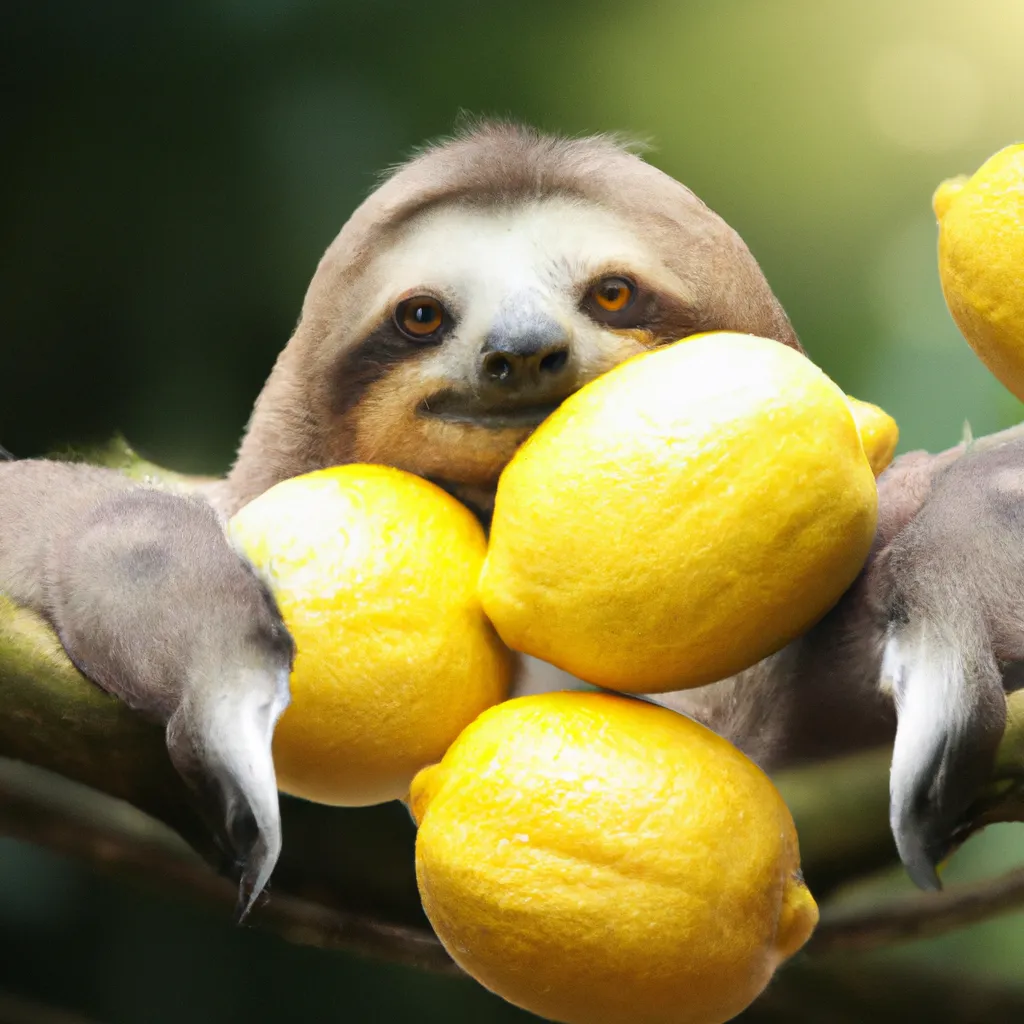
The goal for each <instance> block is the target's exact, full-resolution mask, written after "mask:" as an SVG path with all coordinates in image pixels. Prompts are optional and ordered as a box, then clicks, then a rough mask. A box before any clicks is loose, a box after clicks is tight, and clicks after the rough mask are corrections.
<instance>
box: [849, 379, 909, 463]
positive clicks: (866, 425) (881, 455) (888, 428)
mask: <svg viewBox="0 0 1024 1024" xmlns="http://www.w3.org/2000/svg"><path fill="white" fill-rule="evenodd" d="M846 401H847V404H848V405H849V406H850V412H852V413H853V421H854V423H856V424H857V432H858V433H859V434H860V441H861V444H862V445H863V446H864V454H865V455H866V456H867V458H868V464H869V465H870V466H871V471H872V473H874V474H875V476H876V477H877V476H880V475H881V473H882V471H883V470H884V469H885V468H886V466H888V465H889V463H890V462H892V457H893V456H894V455H895V454H896V445H897V443H898V442H899V439H900V428H899V427H898V426H897V425H896V421H895V420H894V419H893V418H892V417H891V416H890V415H889V414H888V413H887V412H886V411H885V410H884V409H880V408H879V407H878V406H877V405H872V404H871V403H870V402H862V401H860V400H859V399H857V398H851V397H850V396H849V395H847V396H846Z"/></svg>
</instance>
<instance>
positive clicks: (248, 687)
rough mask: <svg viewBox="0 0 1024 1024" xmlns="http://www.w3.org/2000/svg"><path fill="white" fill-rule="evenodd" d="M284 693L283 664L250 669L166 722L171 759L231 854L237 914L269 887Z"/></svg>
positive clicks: (275, 849)
mask: <svg viewBox="0 0 1024 1024" xmlns="http://www.w3.org/2000/svg"><path fill="white" fill-rule="evenodd" d="M288 701H289V689H288V673H287V671H278V672H276V673H273V672H266V671H250V672H249V673H247V674H245V677H244V678H242V679H238V680H233V681H231V683H230V685H226V686H224V687H222V688H221V689H220V690H219V691H216V692H214V693H213V694H210V693H204V694H201V695H198V697H194V698H192V699H186V700H184V701H183V702H182V703H181V705H179V707H178V709H177V710H176V711H175V712H174V714H173V715H172V716H171V718H170V720H169V721H168V723H167V749H168V752H169V753H170V755H171V760H172V761H173V763H174V766H175V768H177V770H178V772H179V773H180V774H181V776H182V778H184V779H185V781H186V782H188V784H189V785H190V786H191V787H192V789H193V791H194V792H195V793H196V795H197V796H198V797H199V799H200V802H201V805H202V806H203V808H204V811H205V813H206V817H207V818H208V820H209V821H210V824H211V827H212V828H213V829H214V831H215V833H216V834H217V835H218V836H219V837H220V841H221V843H222V845H223V846H224V848H225V850H226V852H228V854H229V855H230V856H231V858H232V860H233V862H234V865H235V868H236V871H237V874H238V904H237V906H236V920H237V921H242V920H243V919H244V918H245V917H246V915H247V914H248V913H249V911H250V910H251V909H252V907H253V905H254V904H255V902H256V899H257V898H258V897H259V895H260V893H261V892H262V891H263V890H264V889H265V888H266V885H267V882H268V881H269V880H270V875H271V872H272V871H273V869H274V865H275V864H276V863H277V859H278V857H279V855H280V853H281V813H280V808H279V804H278V794H277V780H276V776H275V773H274V761H273V755H272V752H271V744H272V741H273V736H274V727H275V726H276V724H277V721H278V719H279V718H280V717H281V714H282V713H283V711H284V709H285V708H286V707H287V706H288Z"/></svg>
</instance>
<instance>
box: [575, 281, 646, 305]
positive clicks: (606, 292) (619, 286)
mask: <svg viewBox="0 0 1024 1024" xmlns="http://www.w3.org/2000/svg"><path fill="white" fill-rule="evenodd" d="M635 295H636V285H635V284H633V282H632V281H630V280H629V279H628V278H625V277H603V278H601V280H600V281H598V282H597V284H595V285H594V286H593V287H592V288H591V289H590V291H589V292H588V294H587V298H588V299H590V302H591V305H592V306H593V307H594V308H595V309H596V310H603V311H604V312H605V313H621V312H622V311H623V310H624V309H625V308H626V307H627V306H628V305H629V304H630V303H631V302H632V301H633V298H634V296H635Z"/></svg>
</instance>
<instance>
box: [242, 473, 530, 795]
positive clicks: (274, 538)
mask: <svg viewBox="0 0 1024 1024" xmlns="http://www.w3.org/2000/svg"><path fill="white" fill-rule="evenodd" d="M230 532H231V535H232V537H233V538H234V539H235V541H236V542H237V543H238V545H239V547H240V548H241V549H242V550H243V551H244V552H245V554H246V555H247V556H248V557H249V558H250V559H251V561H252V562H253V564H254V565H255V566H256V568H257V569H258V570H259V571H260V572H261V573H262V574H263V575H264V576H265V577H267V578H268V579H269V581H270V583H271V589H272V591H273V593H274V596H275V597H276V599H277V602H278V604H279V606H280V609H281V613H282V615H283V616H284V619H285V622H286V623H287V625H288V628H289V630H290V631H291V633H292V636H293V638H294V640H295V644H296V648H297V656H296V659H295V666H294V669H293V672H292V677H291V690H292V702H291V704H290V706H289V707H288V709H287V710H286V711H285V713H284V715H283V716H282V718H281V720H280V722H279V723H278V726H277V730H276V732H275V735H274V764H275V767H276V769H277V778H278V784H279V786H280V788H281V789H282V790H283V791H284V792H286V793H291V794H294V795H296V796H301V797H305V798H306V799H309V800H316V801H319V802H322V803H328V804H345V805H349V806H356V805H362V804H372V803H380V802H382V801H385V800H391V799H395V798H402V797H404V796H405V795H406V794H407V792H408V789H409V781H410V780H411V779H412V777H413V775H414V774H415V773H416V772H417V771H418V770H419V769H420V768H422V767H423V766H424V765H425V764H430V763H432V762H433V761H436V760H437V759H438V758H439V757H441V755H442V754H443V753H444V752H445V750H446V749H447V748H448V745H449V744H450V743H451V742H452V741H453V740H454V739H455V737H456V736H458V734H459V732H460V731H461V730H462V729H463V727H464V726H466V725H467V724H469V723H470V722H471V721H472V720H473V719H474V718H475V717H476V716H477V715H478V714H479V713H480V712H481V711H483V710H484V709H485V708H487V707H490V705H492V704H494V703H496V702H497V701H500V700H502V699H504V697H505V696H506V695H507V692H508V686H509V682H510V678H511V669H512V660H511V659H512V656H511V654H510V652H509V651H508V649H507V648H506V647H505V646H504V645H503V644H502V643H501V641H500V640H499V639H498V637H497V636H496V635H495V633H494V630H493V628H492V627H491V625H490V624H489V623H488V622H487V620H486V619H485V617H484V614H483V611H482V610H481V607H480V601H479V598H478V596H477V587H476V584H477V579H478V578H479V575H480V566H481V564H482V562H483V558H484V552H485V550H486V540H485V538H484V533H483V530H482V529H481V527H480V524H479V523H478V522H477V521H476V519H474V517H473V516H472V514H471V513H470V512H469V511H468V510H467V509H466V508H465V507H464V506H462V505H461V504H459V502H457V501H456V500H455V499H454V498H452V497H451V496H450V495H448V494H446V493H445V492H444V491H442V490H441V489H440V488H438V487H435V486H434V485H433V484H431V483H428V482H427V481H425V480H422V479H420V478H419V477H416V476H412V475H411V474H409V473H404V472H402V471H401V470H397V469H388V468H386V467H383V466H364V465H353V466H339V467H336V468H334V469H327V470H323V471H321V472H317V473H310V474H308V475H306V476H301V477H296V478H294V479H292V480H286V481H285V482H284V483H281V484H278V485H277V486H275V487H272V488H271V489H270V490H269V491H267V492H266V493H265V494H263V495H261V496H260V497H258V498H256V499H255V501H253V502H251V503H250V504H248V505H246V506H245V508H243V509H242V510H241V511H240V512H238V514H237V515H236V516H235V517H234V518H233V519H232V521H231V523H230Z"/></svg>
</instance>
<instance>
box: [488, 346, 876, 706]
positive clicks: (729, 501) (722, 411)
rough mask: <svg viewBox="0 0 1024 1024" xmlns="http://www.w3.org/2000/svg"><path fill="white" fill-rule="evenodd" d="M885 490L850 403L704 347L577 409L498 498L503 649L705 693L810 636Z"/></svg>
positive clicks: (673, 354)
mask: <svg viewBox="0 0 1024 1024" xmlns="http://www.w3.org/2000/svg"><path fill="white" fill-rule="evenodd" d="M877 498H878V496H877V491H876V488H875V480H874V475H873V473H872V471H871V467H870V465H869V464H868V460H867V457H866V456H865V453H864V449H863V447H862V444H861V440H860V437H859V436H858V432H857V427H856V425H855V423H854V420H853V416H852V415H851V413H850V409H849V407H848V405H847V402H846V397H845V395H844V394H843V392H842V391H841V390H840V389H839V388H838V387H837V386H836V385H835V384H833V383H832V381H831V380H829V379H828V377H826V376H825V374H824V373H823V372H822V371H821V370H819V369H818V368H817V367H816V366H815V365H814V364H813V363H811V362H810V360H808V359H806V358H805V357H804V356H802V355H800V354H799V353H798V352H795V351H793V350H792V349H789V348H786V347H785V346H783V345H780V344H778V343H777V342H774V341H768V340H765V339H763V338H754V337H750V336H748V335H740V334H727V333H720V334H707V335H702V336H699V337H696V338H693V339H688V340H686V341H684V342H680V343H677V344H675V345H671V346H668V347H666V348H662V349H657V350H654V351H651V352H647V353H645V354H643V355H640V356H637V357H635V358H634V359H631V360H629V361H627V362H625V363H623V364H621V365H620V366H617V367H616V368H615V369H614V370H611V371H610V372H609V373H607V374H605V375H604V376H603V377H600V378H598V379H597V380H595V381H592V382H591V383H590V384H588V385H586V386H585V387H584V388H582V389H581V390H580V391H578V392H577V393H576V394H574V395H572V396H571V397H570V398H569V399H567V400H566V401H565V402H564V403H563V404H562V405H561V406H560V407H559V408H558V409H557V410H556V411H555V412H554V413H553V414H552V415H551V416H550V417H549V418H548V419H547V420H545V422H544V423H542V424H541V425H540V427H539V428H538V429H537V431H536V432H535V433H534V434H533V436H532V437H531V438H530V439H529V440H528V441H527V442H526V443H525V444H524V445H523V446H522V447H521V448H520V449H519V451H518V452H517V454H516V456H515V457H514V458H513V459H512V461H511V462H510V463H509V465H508V466H507V467H506V468H505V471H504V473H503V474H502V476H501V479H500V480H499V483H498V490H497V497H496V503H495V508H494V519H493V522H492V526H491V542H490V547H489V551H488V555H487V561H486V563H485V565H484V571H483V574H482V577H481V596H482V598H483V603H484V610H485V611H486V612H487V614H488V616H489V617H490V619H491V621H492V622H493V623H494V624H495V626H496V627H497V629H498V632H499V633H500V634H501V636H502V638H503V639H504V640H505V642H506V643H508V644H509V645H511V646H512V647H514V648H517V649H518V650H520V651H524V652H525V653H527V654H532V655H534V656H536V657H538V658H542V659H543V660H545V661H548V662H551V663H553V664H555V665H557V666H558V667H559V668H562V669H565V670H566V671H568V672H571V673H573V674H574V675H576V676H578V677H579V678H581V679H584V680H586V681H588V682H590V683H594V684H596V685H599V686H604V687H608V688H610V689H617V690H624V691H629V692H634V693H637V692H638V693H643V692H657V691H665V690H674V689H682V688H686V687H690V686H699V685H702V684H704V683H709V682H712V681H713V680H716V679H721V678H723V677H725V676H728V675H730V674H732V673H734V672H737V671H739V670H741V669H744V668H747V667H748V666H750V665H752V664H753V663H755V662H756V661H758V660H760V659H761V658H763V657H765V656H767V655H768V654H771V653H772V652H773V651H776V650H778V649H779V648H780V647H782V646H783V645H784V644H786V643H787V642H788V641H789V640H791V639H793V638H794V637H796V636H798V635H799V634H800V633H802V632H804V631H805V630H806V629H807V628H808V627H809V626H811V625H812V624H813V623H814V622H815V621H816V620H817V619H818V618H819V617H820V616H821V615H822V614H824V613H825V612H826V611H827V610H828V608H829V607H830V606H831V605H832V604H833V603H834V602H835V601H836V600H837V599H838V598H839V597H840V595H841V594H842V593H843V591H844V590H845V589H846V588H847V587H848V586H849V585H850V583H851V582H852V581H853V579H854V577H855V576H856V575H857V572H858V571H859V569H860V567H861V565H862V564H863V562H864V559H865V558H866V557H867V554H868V550H869V548H870V546H871V541H872V538H873V535H874V528H875V518H876V512H877Z"/></svg>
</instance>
